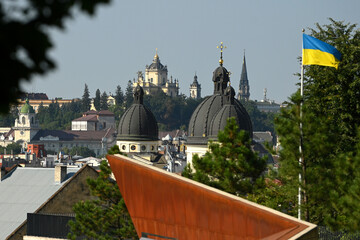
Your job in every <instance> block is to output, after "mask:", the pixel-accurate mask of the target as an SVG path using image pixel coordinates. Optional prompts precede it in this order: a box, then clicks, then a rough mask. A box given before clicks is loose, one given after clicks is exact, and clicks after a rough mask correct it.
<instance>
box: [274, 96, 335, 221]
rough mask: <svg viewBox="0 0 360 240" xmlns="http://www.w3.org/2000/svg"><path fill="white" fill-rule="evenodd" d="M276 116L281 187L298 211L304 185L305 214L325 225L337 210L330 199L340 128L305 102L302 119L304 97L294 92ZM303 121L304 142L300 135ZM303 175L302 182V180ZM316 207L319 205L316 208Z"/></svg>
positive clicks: (303, 202) (302, 206)
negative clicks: (299, 198)
mask: <svg viewBox="0 0 360 240" xmlns="http://www.w3.org/2000/svg"><path fill="white" fill-rule="evenodd" d="M290 100H291V101H290V102H289V103H288V108H286V109H283V110H282V111H281V114H280V116H279V117H277V118H276V120H275V124H276V131H277V133H278V135H279V140H280V144H281V150H280V152H279V154H280V169H279V176H278V179H279V180H280V181H281V182H282V184H283V185H285V186H286V187H283V188H281V189H278V190H279V191H281V190H286V191H287V192H288V196H291V195H292V196H291V197H290V199H291V198H292V199H293V200H292V201H291V203H288V204H289V205H291V206H292V207H293V208H294V210H292V211H291V212H293V213H296V212H297V209H298V207H299V205H298V202H297V201H296V199H297V193H298V191H297V190H298V187H299V184H300V186H301V189H302V190H303V191H302V205H301V210H302V212H303V217H304V219H305V220H307V221H311V222H314V223H317V224H325V222H326V219H325V218H326V215H328V214H330V215H332V213H334V214H335V213H336V211H335V209H334V208H333V207H332V206H331V204H330V202H329V200H330V196H329V189H332V188H334V187H335V185H334V184H336V183H335V182H334V181H333V170H334V162H335V161H337V160H336V157H335V156H336V152H335V149H336V144H337V134H336V132H337V130H336V126H333V125H332V124H331V122H330V121H329V120H328V119H327V118H326V117H325V116H317V115H315V114H314V113H313V112H312V111H311V109H310V108H309V105H308V104H307V103H306V102H305V103H304V104H303V106H302V112H303V117H302V118H300V103H301V100H302V99H301V97H300V94H299V93H296V94H294V95H293V96H292V97H291V99H290ZM300 122H302V131H303V134H302V141H301V134H300V127H299V126H300ZM301 143H302V158H303V164H302V165H300V164H299V158H300V152H299V145H300V144H301ZM299 174H301V176H302V181H301V182H300V183H299ZM314 206H316V207H314Z"/></svg>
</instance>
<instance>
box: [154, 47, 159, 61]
mask: <svg viewBox="0 0 360 240" xmlns="http://www.w3.org/2000/svg"><path fill="white" fill-rule="evenodd" d="M157 50H158V49H157V48H155V56H154V59H157V58H159V55H158V53H157Z"/></svg>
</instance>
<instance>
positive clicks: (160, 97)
mask: <svg viewBox="0 0 360 240" xmlns="http://www.w3.org/2000/svg"><path fill="white" fill-rule="evenodd" d="M201 101H202V99H198V100H195V99H192V98H186V97H185V96H184V95H180V96H176V97H170V96H167V95H166V94H165V93H164V92H162V91H159V92H157V93H156V94H153V95H145V96H144V104H145V106H147V107H148V108H149V109H150V110H151V111H152V113H153V114H154V116H155V118H156V120H157V122H158V124H159V129H161V130H162V131H169V130H174V129H179V128H180V127H181V126H182V125H185V126H187V125H188V123H189V121H190V118H191V115H192V113H193V112H194V110H195V108H196V107H197V106H198V104H199V103H200V102H201Z"/></svg>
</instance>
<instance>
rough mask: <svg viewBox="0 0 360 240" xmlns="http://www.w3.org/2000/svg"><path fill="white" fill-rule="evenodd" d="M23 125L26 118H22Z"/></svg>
mask: <svg viewBox="0 0 360 240" xmlns="http://www.w3.org/2000/svg"><path fill="white" fill-rule="evenodd" d="M21 121H22V124H23V125H25V117H22V120H21Z"/></svg>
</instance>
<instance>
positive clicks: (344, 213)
mask: <svg viewBox="0 0 360 240" xmlns="http://www.w3.org/2000/svg"><path fill="white" fill-rule="evenodd" d="M357 133H358V135H357V136H358V138H359V137H360V131H359V130H358V131H357ZM359 169H360V142H358V143H357V144H356V146H355V149H354V150H353V151H351V152H346V153H341V154H339V155H338V159H337V161H334V172H333V173H332V176H333V178H334V182H335V183H336V184H334V186H333V188H331V189H329V192H330V193H329V195H330V202H331V205H332V206H333V208H334V209H335V210H336V214H334V213H332V214H328V215H326V216H325V217H326V218H325V220H326V223H327V225H330V226H338V225H340V226H342V227H341V229H342V230H345V231H354V230H357V231H358V230H359V229H360V194H359V193H360V170H359Z"/></svg>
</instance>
